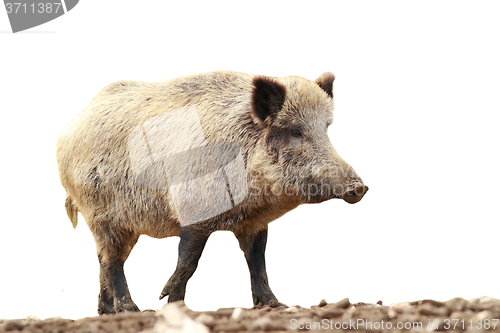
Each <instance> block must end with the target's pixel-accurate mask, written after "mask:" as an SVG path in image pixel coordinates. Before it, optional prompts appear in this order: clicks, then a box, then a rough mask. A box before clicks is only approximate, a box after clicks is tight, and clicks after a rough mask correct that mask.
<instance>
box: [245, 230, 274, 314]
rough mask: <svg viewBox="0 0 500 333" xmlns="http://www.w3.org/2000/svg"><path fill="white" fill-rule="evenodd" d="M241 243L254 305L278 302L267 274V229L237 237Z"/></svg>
mask: <svg viewBox="0 0 500 333" xmlns="http://www.w3.org/2000/svg"><path fill="white" fill-rule="evenodd" d="M236 238H238V241H239V242H240V248H241V250H242V251H243V252H244V253H245V258H246V260H247V264H248V268H249V270H250V281H251V283H252V297H253V303H254V305H266V304H268V303H269V302H270V301H272V300H276V301H277V299H276V296H274V294H273V292H272V291H271V288H270V287H269V282H268V280H267V273H266V259H265V255H264V253H265V251H266V243H267V228H266V229H264V230H261V231H259V232H257V233H252V234H239V235H236Z"/></svg>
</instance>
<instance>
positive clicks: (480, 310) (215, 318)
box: [0, 297, 500, 333]
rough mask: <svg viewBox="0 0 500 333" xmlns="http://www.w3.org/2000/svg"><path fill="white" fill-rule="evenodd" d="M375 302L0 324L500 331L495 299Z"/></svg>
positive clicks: (197, 331)
mask: <svg viewBox="0 0 500 333" xmlns="http://www.w3.org/2000/svg"><path fill="white" fill-rule="evenodd" d="M382 304H383V303H382V301H379V302H377V304H367V303H357V304H351V303H350V302H349V299H343V300H341V301H340V302H337V303H327V302H326V301H324V300H322V301H321V302H319V304H318V305H314V306H312V307H310V308H302V307H300V306H298V305H296V306H292V307H285V306H284V305H277V304H271V305H267V306H264V307H261V308H253V309H243V308H229V309H219V310H217V311H205V312H199V311H192V310H190V309H188V308H187V307H186V306H185V305H184V303H183V302H182V301H181V302H176V303H170V304H167V305H165V307H164V308H163V309H161V310H158V311H151V310H149V311H143V312H129V313H122V314H117V315H108V316H102V317H92V318H84V319H80V320H70V319H60V318H50V319H46V320H38V319H33V318H26V319H17V320H0V332H10V333H14V332H23V333H30V332H36V333H49V332H50V333H54V332H56V333H69V332H72V333H88V332H103V333H107V332H109V333H129V332H130V333H132V332H141V333H164V332H169V333H170V332H174V333H208V332H221V333H222V332H297V331H308V332H328V331H336V332H342V331H353V330H359V331H363V332H380V333H384V332H432V331H436V332H453V333H455V332H475V333H476V332H477V333H482V332H484V333H486V332H487V333H490V332H491V333H493V332H500V320H499V319H500V300H498V299H494V298H491V297H480V298H475V299H472V300H469V301H467V300H465V299H463V298H454V299H452V300H449V301H447V302H438V301H435V300H421V301H416V302H409V303H394V304H391V305H389V306H386V305H382Z"/></svg>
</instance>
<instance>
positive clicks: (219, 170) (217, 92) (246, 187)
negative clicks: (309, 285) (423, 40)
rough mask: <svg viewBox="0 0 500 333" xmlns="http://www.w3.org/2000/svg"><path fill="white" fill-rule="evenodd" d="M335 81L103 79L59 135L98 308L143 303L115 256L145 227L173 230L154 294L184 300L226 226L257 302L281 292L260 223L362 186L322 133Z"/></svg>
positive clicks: (358, 193)
mask: <svg viewBox="0 0 500 333" xmlns="http://www.w3.org/2000/svg"><path fill="white" fill-rule="evenodd" d="M333 81H334V75H333V74H332V73H324V74H322V75H321V76H320V77H319V78H318V79H316V80H315V81H309V80H307V79H304V78H301V77H296V76H290V77H285V78H274V77H268V76H261V75H248V74H242V73H237V72H232V71H215V72H210V73H204V74H199V75H192V76H186V77H180V78H176V79H173V80H170V81H167V82H161V83H146V82H135V81H119V82H115V83H113V84H111V85H109V86H107V87H105V88H104V89H103V90H102V91H101V92H100V93H99V94H98V95H97V96H96V97H95V98H94V99H93V100H92V102H91V103H90V105H89V106H88V107H87V108H86V109H85V110H84V111H83V112H82V113H81V114H80V115H79V116H78V117H77V119H75V120H74V121H73V122H72V123H70V125H68V126H67V128H66V129H65V130H64V131H63V132H62V133H61V135H60V138H59V140H58V143H57V159H58V165H59V174H60V177H61V182H62V184H63V186H64V188H65V189H66V193H67V198H66V210H67V213H68V216H69V218H70V220H71V222H72V223H73V226H74V227H76V225H77V218H78V212H80V213H81V214H82V215H83V217H84V218H85V220H86V222H87V224H88V226H89V228H90V230H91V231H92V233H93V235H94V239H95V242H96V245H97V255H98V259H99V263H100V286H101V287H100V293H99V300H98V313H99V314H109V313H116V312H122V311H138V310H139V309H138V307H137V306H136V304H135V303H134V302H133V301H132V298H131V296H130V292H129V289H128V286H127V282H126V278H125V274H124V271H123V265H124V262H125V261H126V260H127V257H128V256H129V254H130V251H131V250H132V248H133V247H134V245H135V244H136V242H137V240H138V238H139V236H140V235H143V234H144V235H148V236H151V237H156V238H164V237H169V236H180V243H179V253H178V262H177V268H176V269H175V272H174V273H173V275H172V277H171V278H170V279H169V280H168V282H167V283H166V285H165V287H164V288H163V291H162V292H161V296H160V299H161V298H163V297H165V296H168V301H169V302H173V301H177V300H182V299H184V295H185V290H186V284H187V282H188V280H189V278H190V277H191V276H192V275H193V273H194V271H195V270H196V267H197V264H198V260H199V258H200V256H201V253H202V251H203V248H204V246H205V243H206V241H207V239H208V237H209V236H210V234H211V233H212V232H214V231H217V230H230V231H232V232H233V233H234V234H235V236H236V238H237V239H238V241H239V244H240V248H241V250H243V252H244V255H245V258H246V260H247V263H248V267H249V271H250V277H251V287H252V296H253V303H254V304H256V305H257V304H267V303H269V302H270V301H276V302H277V299H276V296H274V294H273V292H272V291H271V288H270V287H269V284H268V278H267V273H266V265H265V258H264V252H265V248H266V241H267V228H268V227H267V225H268V223H269V222H271V221H273V220H275V219H277V218H278V217H280V216H282V215H283V214H285V213H286V212H288V211H290V210H292V209H294V208H295V207H297V206H298V205H300V204H303V203H319V202H322V201H325V200H329V199H332V198H342V199H344V200H345V201H347V202H348V203H356V202H358V201H359V200H361V198H362V197H363V196H364V194H365V193H366V191H367V190H368V187H367V186H365V185H364V184H363V182H362V180H361V178H360V177H359V176H358V175H357V174H356V172H355V171H354V170H353V169H352V168H351V167H350V166H349V165H348V164H347V163H346V162H345V161H344V160H343V159H342V158H341V157H340V156H339V155H338V153H337V152H336V150H335V149H334V148H333V146H332V144H331V142H330V140H329V138H328V135H327V129H328V126H329V125H330V124H331V123H332V120H333Z"/></svg>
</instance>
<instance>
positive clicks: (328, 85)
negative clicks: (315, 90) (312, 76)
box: [316, 72, 335, 98]
mask: <svg viewBox="0 0 500 333" xmlns="http://www.w3.org/2000/svg"><path fill="white" fill-rule="evenodd" d="M334 80H335V75H333V73H330V72H326V73H323V74H321V75H320V76H319V77H318V78H317V79H316V83H317V84H318V86H320V87H321V89H323V90H324V91H325V92H326V93H327V94H328V96H330V97H331V98H333V81H334Z"/></svg>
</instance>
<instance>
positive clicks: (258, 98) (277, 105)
mask: <svg viewBox="0 0 500 333" xmlns="http://www.w3.org/2000/svg"><path fill="white" fill-rule="evenodd" d="M285 96H286V88H285V86H284V85H283V84H281V83H280V82H278V80H276V79H273V78H270V77H266V76H257V77H255V78H254V79H253V91H252V101H251V102H252V104H251V112H252V115H253V116H254V117H255V118H257V119H258V120H259V121H262V122H266V119H269V118H270V117H271V118H272V117H273V116H274V115H275V114H276V113H277V112H278V111H279V110H280V109H281V107H282V106H283V103H284V102H285ZM269 120H270V119H269ZM269 120H267V121H269Z"/></svg>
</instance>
